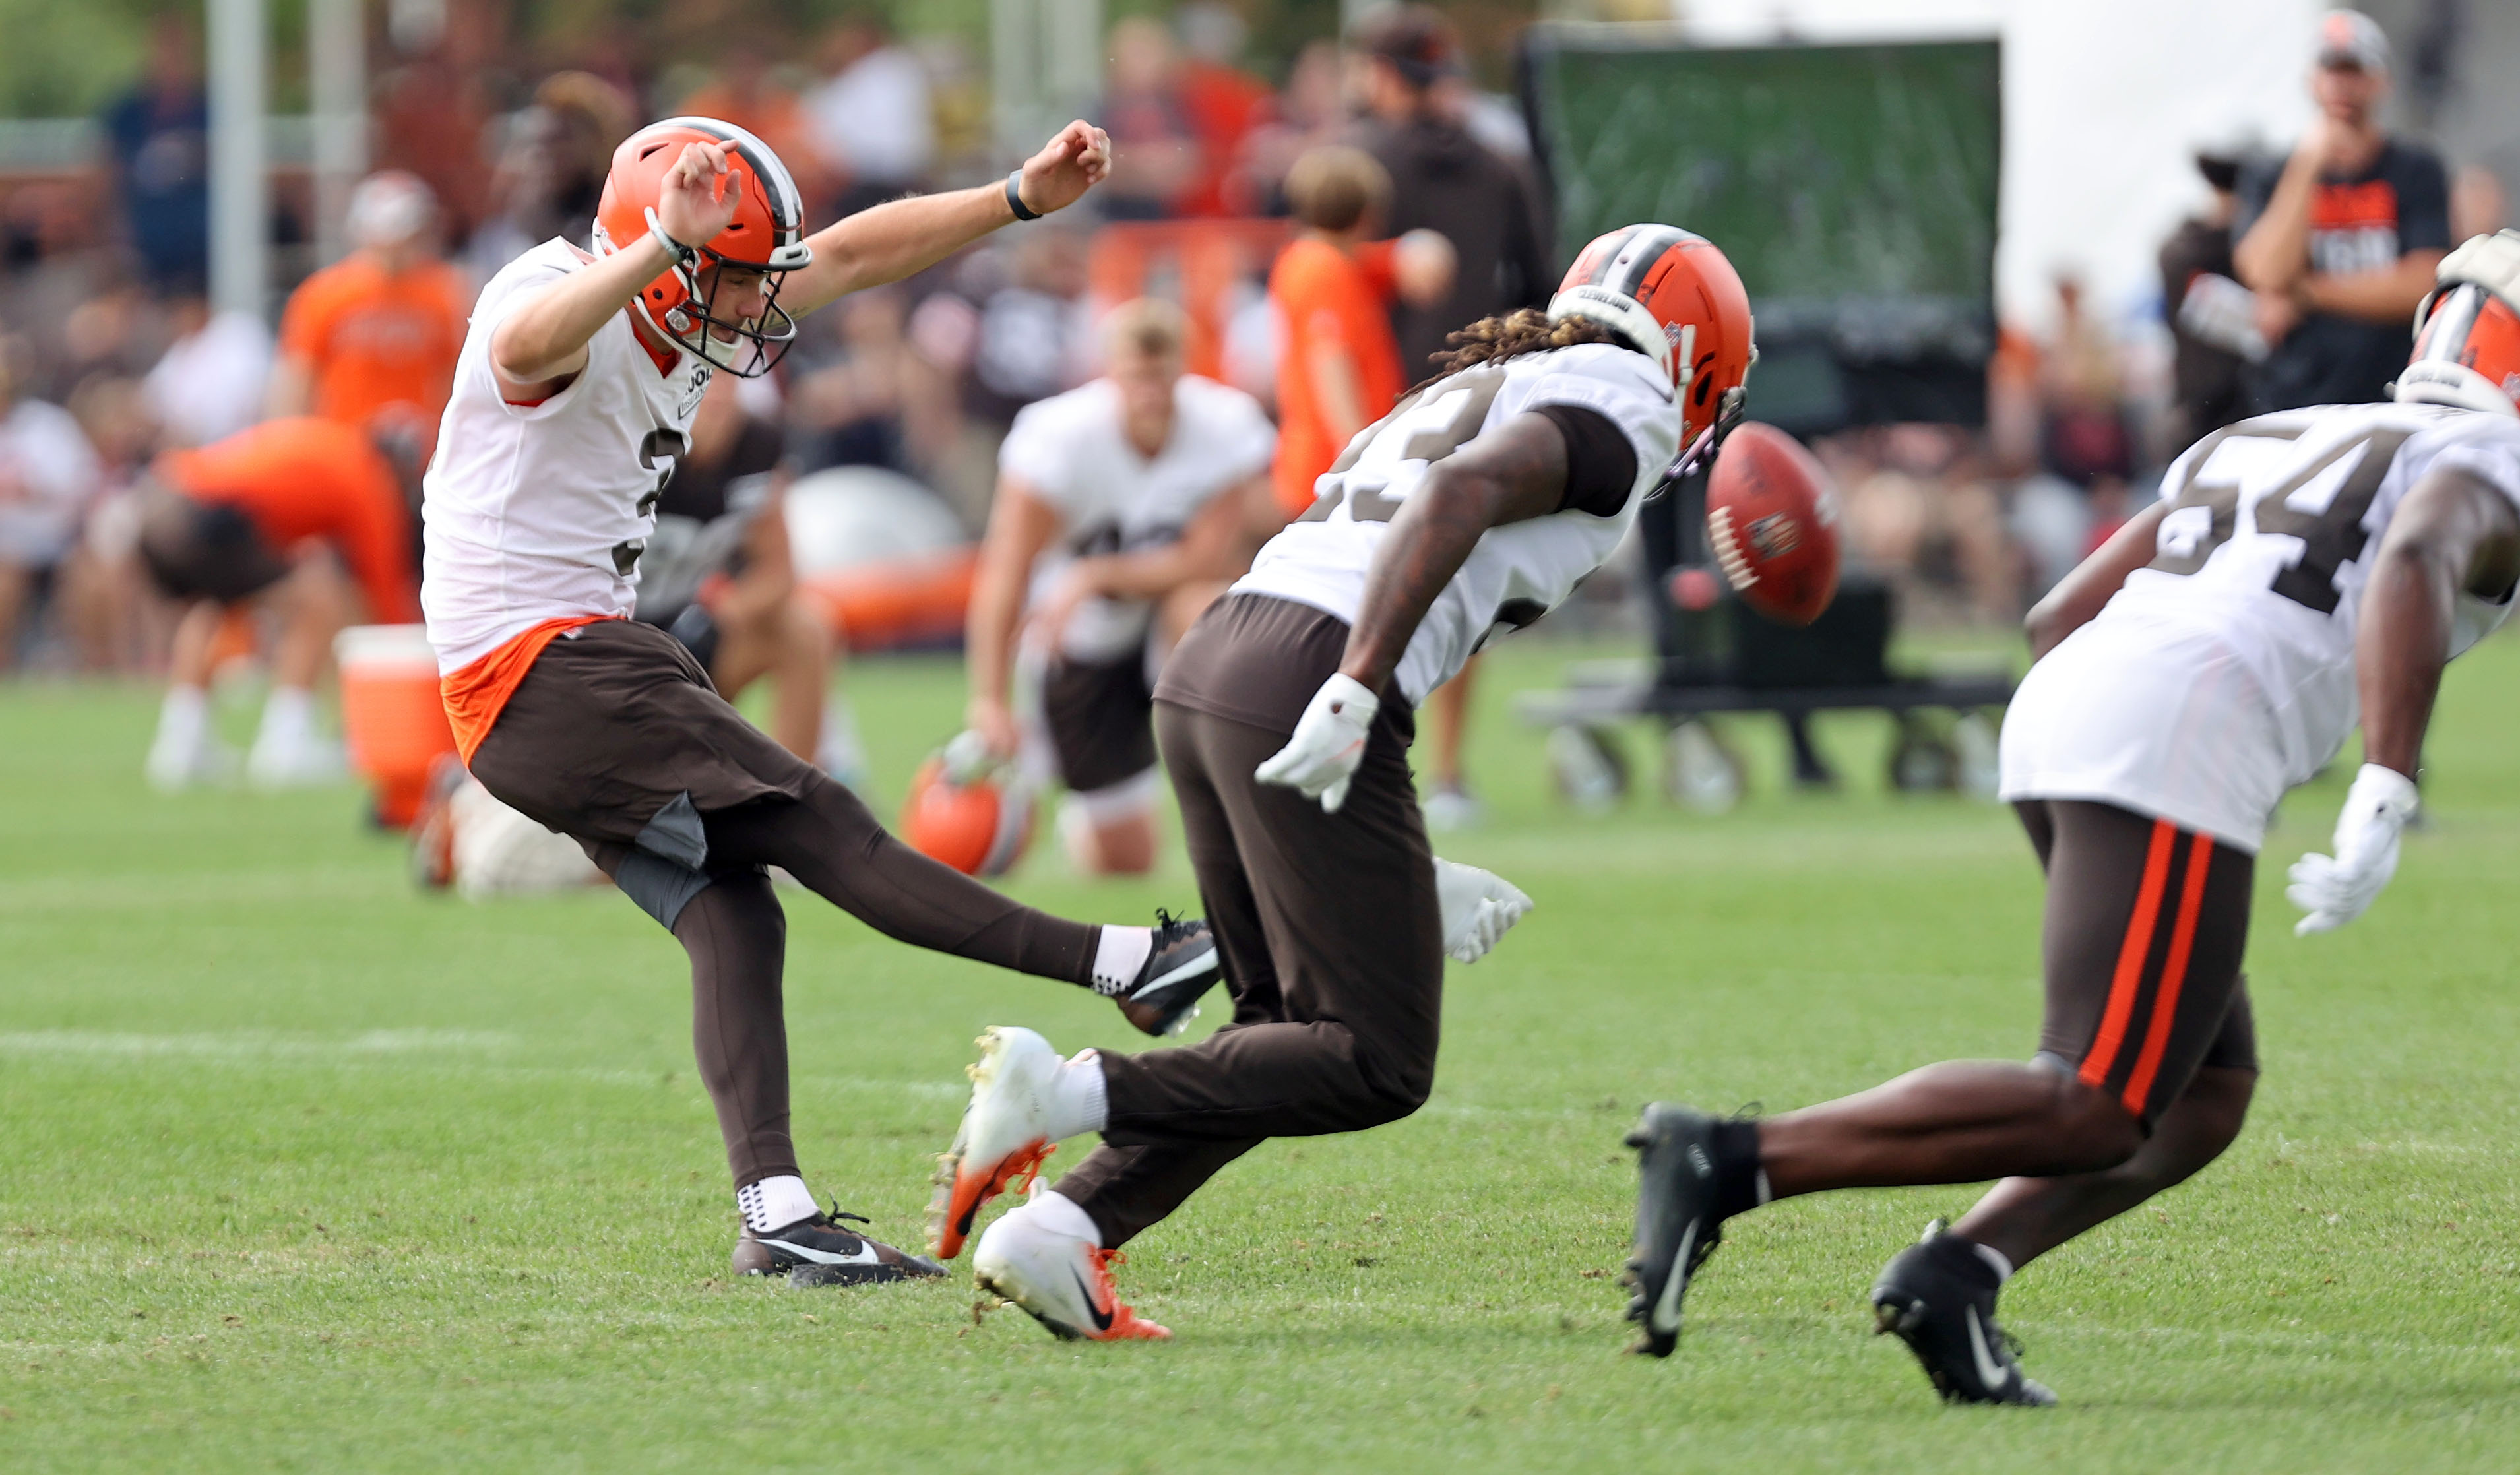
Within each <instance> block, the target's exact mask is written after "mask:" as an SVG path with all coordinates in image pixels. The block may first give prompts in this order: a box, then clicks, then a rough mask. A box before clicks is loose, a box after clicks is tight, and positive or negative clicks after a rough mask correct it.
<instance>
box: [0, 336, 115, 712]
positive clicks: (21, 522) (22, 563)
mask: <svg viewBox="0 0 2520 1475" xmlns="http://www.w3.org/2000/svg"><path fill="white" fill-rule="evenodd" d="M25 357H26V345H25V343H24V341H23V340H22V339H18V338H5V339H0V671H5V670H7V669H9V668H10V667H12V666H14V665H16V664H17V659H18V643H19V637H20V634H21V632H20V630H19V628H18V627H19V623H20V619H21V617H22V615H23V614H24V613H25V611H26V608H27V605H28V603H30V601H31V598H32V596H33V595H34V594H35V592H36V588H37V584H38V582H39V581H41V580H43V579H45V578H46V577H47V576H49V575H50V574H51V573H52V572H53V570H54V569H55V568H57V567H59V566H60V564H61V562H62V560H63V559H64V557H65V556H66V555H67V554H68V553H69V551H70V545H71V542H72V540H73V539H75V538H76V537H77V536H78V528H79V518H80V516H81V514H84V513H85V512H86V510H87V503H88V499H89V497H90V496H91V495H92V494H93V493H94V492H95V490H96V487H97V482H98V466H97V459H96V451H95V450H94V448H92V447H91V446H89V444H88V439H87V435H86V434H85V432H83V431H81V430H80V429H79V424H78V422H77V421H76V420H75V419H73V418H71V416H70V413H69V412H68V411H67V410H65V409H63V408H62V407H61V406H59V405H52V404H46V403H45V402H44V401H42V400H39V399H22V398H20V397H19V396H18V392H17V388H16V385H17V383H18V381H19V380H20V379H21V378H22V376H23V374H24V359H25Z"/></svg>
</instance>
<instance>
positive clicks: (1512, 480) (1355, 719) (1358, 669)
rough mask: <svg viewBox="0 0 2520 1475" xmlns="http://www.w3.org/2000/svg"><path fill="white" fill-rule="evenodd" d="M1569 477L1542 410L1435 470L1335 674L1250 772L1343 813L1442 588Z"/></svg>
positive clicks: (1393, 533) (1392, 537) (1402, 517)
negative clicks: (1388, 692)
mask: <svg viewBox="0 0 2520 1475" xmlns="http://www.w3.org/2000/svg"><path fill="white" fill-rule="evenodd" d="M1566 475H1567V470H1566V436H1565V433H1564V432H1563V431H1561V430H1559V429H1558V428H1557V425H1556V423H1555V422H1553V421H1552V420H1550V419H1549V418H1548V417H1547V416H1545V415H1537V414H1532V415H1517V416H1515V417H1514V418H1513V419H1511V420H1509V421H1507V422H1506V423H1505V424H1504V425H1501V426H1499V427H1498V428H1497V429H1495V430H1494V431H1491V432H1489V433H1487V434H1484V435H1481V436H1479V437H1478V438H1477V439H1476V440H1473V441H1471V442H1470V443H1469V444H1468V445H1466V446H1463V448H1462V449H1461V450H1459V451H1457V452H1455V453H1454V454H1453V455H1451V456H1448V457H1446V458H1444V459H1443V460H1442V461H1439V462H1436V463H1435V464H1434V465H1433V466H1432V467H1430V468H1429V469H1427V471H1426V476H1425V479H1424V480H1422V481H1420V482H1419V483H1418V487H1417V489H1416V490H1415V491H1413V492H1411V493H1410V494H1409V496H1408V498H1407V499H1406V500H1404V501H1403V502H1402V503H1401V505H1400V511H1399V513H1398V514H1395V515H1394V516H1393V517H1392V519H1391V527H1390V530H1389V531H1387V532H1385V533H1384V534H1383V535H1382V541H1381V542H1380V543H1379V544H1377V545H1376V546H1375V547H1374V550H1373V563H1372V564H1371V565H1370V566H1369V567H1368V568H1367V569H1366V574H1365V596H1364V600H1363V603H1362V605H1361V607H1360V608H1359V609H1358V610H1357V616H1356V623H1355V625H1354V626H1352V627H1351V628H1350V629H1349V631H1348V637H1347V653H1346V655H1345V656H1344V657H1343V658H1342V659H1341V660H1340V662H1339V668H1338V671H1337V672H1336V674H1334V675H1332V676H1331V677H1330V679H1329V680H1328V681H1326V682H1324V683H1322V689H1321V690H1320V691H1319V692H1316V693H1313V699H1312V703H1311V704H1310V705H1309V706H1307V707H1305V708H1304V715H1303V717H1302V718H1301V719H1300V720H1298V721H1297V723H1296V725H1295V732H1294V736H1293V737H1289V738H1288V739H1287V740H1286V745H1285V747H1283V748H1282V749H1280V750H1279V751H1278V753H1276V754H1275V755H1274V756H1272V757H1271V758H1270V759H1269V760H1268V761H1266V762H1264V763H1262V764H1261V765H1260V767H1259V768H1258V769H1257V770H1255V771H1254V773H1253V777H1254V778H1256V779H1258V780H1259V781H1260V782H1263V783H1279V784H1283V785H1285V786H1286V787H1289V788H1292V789H1295V790H1297V791H1298V792H1300V793H1302V794H1303V795H1304V796H1305V797H1306V798H1318V799H1320V800H1321V801H1322V808H1324V809H1326V810H1328V811H1330V812H1332V813H1336V812H1337V810H1338V807H1339V806H1340V805H1341V804H1344V803H1345V802H1347V785H1348V780H1349V779H1350V778H1351V777H1353V776H1354V775H1355V773H1356V769H1357V765H1358V764H1360V763H1362V762H1363V761H1364V760H1365V739H1366V736H1367V735H1368V734H1369V733H1370V732H1372V731H1373V719H1374V716H1375V714H1376V713H1377V712H1379V711H1380V710H1381V705H1382V698H1381V694H1380V693H1381V692H1382V689H1383V688H1384V687H1385V686H1387V685H1389V684H1390V681H1391V673H1392V671H1393V670H1394V669H1395V668H1396V667H1397V666H1398V665H1399V664H1400V655H1401V652H1402V651H1404V650H1406V649H1408V648H1409V640H1410V637H1412V636H1414V635H1416V634H1417V633H1418V622H1419V621H1421V620H1423V619H1424V618H1425V617H1426V610H1427V607H1428V606H1429V605H1431V604H1433V603H1435V596H1436V595H1438V594H1440V593H1442V592H1443V588H1444V586H1445V585H1446V584H1447V583H1450V582H1451V581H1452V577H1453V575H1454V574H1456V573H1458V572H1460V571H1461V567H1462V562H1463V559H1467V558H1468V557H1469V556H1470V550H1471V549H1472V548H1474V547H1476V546H1477V545H1478V541H1479V538H1480V535H1481V534H1483V533H1485V532H1486V531H1487V530H1488V529H1489V528H1491V527H1499V526H1502V525H1504V524H1506V523H1508V522H1522V521H1527V520H1529V519H1530V518H1533V517H1542V516H1547V515H1548V514H1551V513H1553V512H1555V511H1557V510H1558V508H1559V507H1561V506H1563V505H1564V503H1565V500H1566Z"/></svg>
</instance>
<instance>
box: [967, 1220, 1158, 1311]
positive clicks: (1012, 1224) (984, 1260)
mask: <svg viewBox="0 0 2520 1475" xmlns="http://www.w3.org/2000/svg"><path fill="white" fill-rule="evenodd" d="M1121 1258H1122V1256H1121V1255H1120V1253H1119V1252H1118V1251H1117V1250H1106V1249H1103V1248H1102V1246H1100V1245H1098V1244H1096V1243H1094V1242H1093V1241H1092V1240H1090V1239H1081V1238H1079V1237H1077V1236H1076V1235H1074V1234H1065V1233H1061V1232H1059V1231H1058V1230H1057V1229H1050V1228H1048V1227H1046V1226H1045V1225H1043V1224H1042V1223H1041V1216H1040V1214H1038V1213H1037V1212H1035V1210H1034V1207H1033V1206H1032V1205H1030V1204H1026V1205H1024V1206H1022V1207H1020V1208H1017V1209H1014V1210H1012V1212H1010V1213H1008V1214H1007V1215H1006V1216H1005V1217H1003V1218H1001V1219H1000V1220H998V1222H997V1223H995V1224H992V1225H990V1226H989V1228H988V1231H987V1232H986V1233H983V1234H982V1235H981V1236H980V1243H979V1247H978V1248H977V1249H975V1250H973V1251H972V1253H971V1271H972V1278H973V1279H974V1280H976V1281H977V1282H978V1283H979V1286H980V1289H982V1290H985V1291H990V1292H994V1293H995V1294H997V1295H998V1296H1001V1297H1003V1298H1004V1299H1006V1300H1007V1301H1008V1302H1010V1303H1012V1305H1014V1306H1015V1307H1017V1308H1018V1309H1020V1310H1021V1311H1022V1312H1023V1313H1024V1314H1025V1315H1026V1316H1029V1317H1031V1318H1032V1319H1034V1320H1036V1321H1039V1322H1040V1323H1041V1324H1042V1325H1043V1327H1045V1328H1046V1329H1048V1331H1049V1332H1050V1334H1051V1335H1052V1336H1055V1337H1057V1338H1059V1339H1060V1340H1062V1341H1068V1342H1169V1341H1171V1340H1172V1336H1173V1334H1172V1332H1171V1331H1170V1330H1169V1329H1167V1328H1165V1327H1162V1326H1158V1325H1157V1324H1155V1323H1154V1322H1152V1321H1149V1320H1148V1319H1146V1318H1144V1317H1141V1316H1139V1315H1138V1314H1137V1313H1136V1312H1135V1311H1132V1310H1131V1309H1130V1308H1129V1307H1128V1306H1127V1305H1125V1304H1123V1303H1122V1301H1121V1300H1120V1292H1119V1289H1118V1287H1116V1286H1114V1285H1113V1284H1112V1283H1111V1264H1112V1262H1113V1261H1116V1260H1119V1259H1121Z"/></svg>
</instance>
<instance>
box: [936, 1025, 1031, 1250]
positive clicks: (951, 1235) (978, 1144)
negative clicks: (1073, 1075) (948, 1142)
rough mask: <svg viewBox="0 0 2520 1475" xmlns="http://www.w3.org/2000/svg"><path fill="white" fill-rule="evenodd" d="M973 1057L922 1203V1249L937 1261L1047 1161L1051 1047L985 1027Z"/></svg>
mask: <svg viewBox="0 0 2520 1475" xmlns="http://www.w3.org/2000/svg"><path fill="white" fill-rule="evenodd" d="M978 1044H979V1047H980V1058H979V1060H978V1062H977V1063H975V1064H973V1065H971V1066H970V1067H969V1071H970V1076H971V1104H970V1105H969V1106H968V1107H966V1108H965V1109H964V1112H963V1125H962V1126H961V1127H959V1128H957V1129H955V1132H954V1145H952V1146H951V1147H948V1148H946V1149H945V1155H944V1156H942V1157H940V1158H938V1159H937V1160H936V1180H935V1182H936V1194H935V1197H933V1198H932V1199H930V1200H929V1201H928V1204H927V1244H928V1249H929V1250H930V1251H931V1252H932V1253H933V1254H934V1255H935V1256H936V1258H938V1259H939V1260H951V1259H953V1258H954V1257H955V1256H957V1255H959V1254H961V1253H963V1241H964V1240H965V1239H966V1238H967V1237H969V1235H970V1232H971V1221H972V1220H974V1219H976V1218H977V1217H978V1216H979V1213H980V1207H981V1205H983V1204H985V1203H987V1202H988V1201H989V1200H990V1199H992V1198H995V1197H997V1196H998V1195H999V1194H1000V1193H1003V1192H1005V1191H1006V1189H1007V1185H1008V1184H1009V1183H1011V1182H1012V1180H1013V1179H1014V1178H1015V1176H1016V1175H1018V1174H1031V1173H1036V1172H1038V1171H1039V1170H1040V1168H1041V1160H1042V1159H1043V1158H1045V1157H1048V1156H1050V1154H1051V1152H1052V1151H1053V1150H1054V1147H1055V1145H1056V1144H1055V1143H1054V1141H1053V1140H1052V1138H1051V1128H1052V1121H1051V1091H1052V1083H1053V1082H1054V1081H1055V1080H1056V1079H1057V1075H1058V1070H1059V1067H1060V1066H1061V1065H1063V1064H1065V1063H1066V1062H1065V1061H1063V1060H1061V1059H1060V1058H1059V1055H1058V1051H1057V1050H1052V1049H1051V1048H1050V1042H1049V1041H1047V1040H1045V1039H1043V1038H1042V1037H1041V1036H1039V1035H1038V1034H1035V1033H1034V1032H1033V1031H1031V1030H1028V1029H1021V1028H1018V1027H1016V1026H1014V1025H1005V1024H1001V1025H992V1026H991V1027H990V1028H989V1029H988V1030H987V1031H985V1032H984V1033H982V1034H981V1036H980V1038H979V1041H978Z"/></svg>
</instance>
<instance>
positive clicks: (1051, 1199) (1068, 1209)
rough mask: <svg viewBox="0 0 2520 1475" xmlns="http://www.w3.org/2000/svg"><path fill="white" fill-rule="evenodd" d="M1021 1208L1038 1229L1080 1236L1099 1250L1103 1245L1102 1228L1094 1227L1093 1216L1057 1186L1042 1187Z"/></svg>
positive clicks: (1073, 1236)
mask: <svg viewBox="0 0 2520 1475" xmlns="http://www.w3.org/2000/svg"><path fill="white" fill-rule="evenodd" d="M1024 1207H1025V1210H1026V1212H1028V1213H1030V1214H1031V1215H1032V1222H1033V1223H1034V1224H1035V1225H1036V1226H1038V1227H1039V1228H1041V1229H1048V1230H1049V1231H1050V1232H1052V1233H1054V1234H1065V1235H1068V1236H1069V1237H1071V1238H1075V1239H1082V1240H1084V1241H1085V1242H1086V1243H1087V1244H1090V1245H1092V1246H1094V1247H1095V1248H1096V1249H1098V1250H1099V1249H1101V1248H1102V1229H1099V1228H1097V1227H1096V1226H1095V1223H1094V1216H1093V1215H1091V1214H1088V1213H1086V1212H1085V1210H1084V1209H1083V1208H1081V1207H1079V1206H1078V1204H1077V1202H1076V1200H1075V1199H1072V1198H1070V1197H1068V1196H1067V1195H1066V1194H1064V1193H1061V1192H1059V1191H1058V1190H1057V1188H1044V1189H1043V1190H1042V1191H1041V1194H1040V1196H1039V1197H1037V1198H1035V1199H1034V1200H1033V1201H1032V1202H1031V1203H1029V1204H1027V1205H1025V1206H1024Z"/></svg>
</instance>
